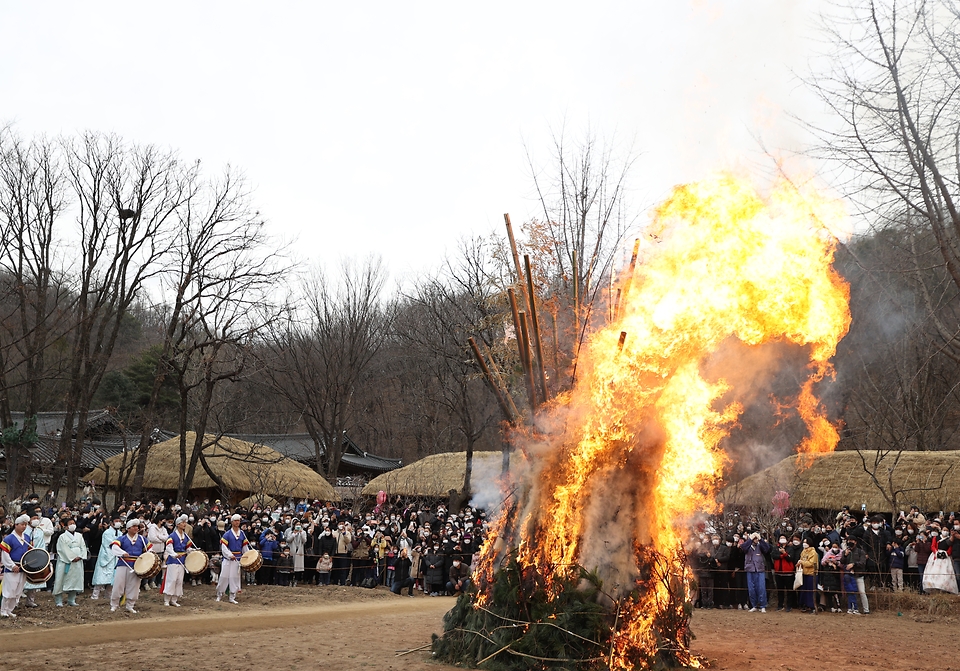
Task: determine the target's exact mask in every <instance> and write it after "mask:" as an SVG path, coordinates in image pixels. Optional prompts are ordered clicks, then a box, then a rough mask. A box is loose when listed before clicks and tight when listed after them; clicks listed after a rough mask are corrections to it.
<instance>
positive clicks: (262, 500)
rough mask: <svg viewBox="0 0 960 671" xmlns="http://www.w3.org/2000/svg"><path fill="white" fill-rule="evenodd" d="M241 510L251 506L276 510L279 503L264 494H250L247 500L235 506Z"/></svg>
mask: <svg viewBox="0 0 960 671" xmlns="http://www.w3.org/2000/svg"><path fill="white" fill-rule="evenodd" d="M237 505H238V506H240V507H241V508H251V507H253V506H263V507H265V508H276V507H277V506H279V505H280V502H279V501H277V500H276V499H275V498H273V497H272V496H267V495H266V494H251V495H250V496H248V497H247V498H245V499H243V500H242V501H240V503H238V504H237Z"/></svg>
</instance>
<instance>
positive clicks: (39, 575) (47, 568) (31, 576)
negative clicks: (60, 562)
mask: <svg viewBox="0 0 960 671" xmlns="http://www.w3.org/2000/svg"><path fill="white" fill-rule="evenodd" d="M20 570H21V571H23V574H24V575H25V576H26V577H27V582H29V583H33V584H34V585H37V584H40V583H42V582H47V581H48V580H49V579H50V578H51V577H52V576H53V567H52V566H51V565H50V553H49V552H47V551H46V550H41V549H40V548H33V549H32V550H27V551H26V552H24V553H23V557H21V558H20Z"/></svg>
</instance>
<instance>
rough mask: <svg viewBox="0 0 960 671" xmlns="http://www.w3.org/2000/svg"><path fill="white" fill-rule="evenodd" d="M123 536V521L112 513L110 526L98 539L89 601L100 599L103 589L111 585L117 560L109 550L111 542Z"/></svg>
mask: <svg viewBox="0 0 960 671" xmlns="http://www.w3.org/2000/svg"><path fill="white" fill-rule="evenodd" d="M122 535H123V521H122V519H121V517H120V515H119V514H117V513H114V514H113V519H112V520H111V521H110V526H109V527H107V528H106V529H104V530H103V536H101V538H100V552H99V553H98V554H97V561H96V563H95V564H94V565H93V579H92V580H91V581H90V582H91V583H92V584H93V594H92V595H91V596H90V598H91V599H93V600H94V601H96V600H97V599H99V598H100V592H101V591H102V590H103V588H104V587H109V586H111V585H113V574H114V571H116V568H117V558H116V557H115V556H114V554H113V552H112V551H111V550H110V545H111V544H113V541H115V540H117V539H119V538H120V536H122Z"/></svg>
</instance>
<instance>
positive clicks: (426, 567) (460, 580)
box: [0, 492, 487, 603]
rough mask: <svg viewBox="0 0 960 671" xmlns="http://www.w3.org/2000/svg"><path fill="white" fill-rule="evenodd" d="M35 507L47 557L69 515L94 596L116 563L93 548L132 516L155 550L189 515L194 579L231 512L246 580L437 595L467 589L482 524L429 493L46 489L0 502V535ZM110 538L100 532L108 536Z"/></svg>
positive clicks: (149, 585)
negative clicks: (366, 502)
mask: <svg viewBox="0 0 960 671" xmlns="http://www.w3.org/2000/svg"><path fill="white" fill-rule="evenodd" d="M37 507H39V509H40V511H41V515H42V517H43V520H44V524H45V525H47V526H49V531H48V542H47V549H48V550H49V551H50V553H51V558H52V560H53V561H54V562H55V561H56V555H55V552H54V549H55V548H56V547H57V536H58V535H59V534H60V533H61V532H62V530H63V525H61V520H67V519H73V520H75V523H76V526H77V529H76V531H77V532H78V533H80V534H82V536H83V539H84V542H85V543H86V547H87V548H88V549H89V558H88V559H87V560H85V565H84V568H85V571H84V573H85V586H86V587H93V590H94V595H97V594H99V591H100V590H99V589H98V586H97V585H96V584H95V583H94V578H95V574H96V573H97V562H98V561H106V562H108V563H110V564H112V563H115V562H116V558H115V557H114V556H113V555H110V554H109V553H101V552H100V550H101V547H102V545H103V544H104V532H105V531H106V530H108V529H112V528H115V529H120V528H126V522H127V520H130V519H137V520H140V521H141V522H142V524H141V526H140V533H141V534H142V535H143V536H144V537H145V538H146V540H147V541H149V542H150V543H152V544H153V550H154V551H157V552H162V548H163V547H164V544H165V543H166V540H167V537H168V536H169V534H170V533H171V532H172V531H173V528H174V520H175V518H177V517H178V516H180V515H186V516H187V527H186V531H187V535H188V536H189V537H190V538H191V539H192V540H193V542H194V544H195V546H196V547H197V548H199V549H200V550H203V551H204V552H206V553H207V555H208V557H209V566H208V568H207V570H206V571H204V572H203V573H201V574H199V575H195V576H189V577H188V580H189V581H190V583H192V584H193V585H203V584H210V583H214V582H216V580H217V577H218V573H219V569H220V562H221V555H220V539H221V537H222V536H223V533H224V530H225V529H228V528H229V526H230V522H229V518H230V516H231V515H233V514H235V513H239V514H240V515H241V517H242V518H243V519H242V523H241V529H242V530H243V531H244V533H245V534H246V537H247V539H248V541H249V543H250V548H252V549H257V550H259V551H260V553H261V555H262V557H263V563H262V566H261V567H260V569H259V570H257V571H256V572H251V573H246V574H244V576H243V580H244V581H245V584H247V585H280V586H283V587H291V588H294V587H303V586H308V585H344V586H351V585H352V586H358V587H368V588H372V587H376V586H378V585H383V586H386V587H387V588H389V589H391V591H393V592H394V593H395V594H400V593H401V591H402V590H404V589H405V590H406V591H407V594H408V595H409V596H414V595H415V594H416V593H423V594H425V595H429V596H439V595H441V594H457V593H459V592H461V591H463V590H465V589H466V588H467V586H468V585H469V578H470V575H471V573H470V566H471V564H472V563H473V561H474V559H475V555H476V554H477V553H478V552H479V550H480V547H481V544H482V543H483V539H484V533H485V530H486V527H487V515H486V512H485V511H483V510H480V509H476V508H472V507H470V506H465V507H463V508H462V509H461V510H458V511H448V510H447V507H446V506H445V505H444V504H439V505H438V504H436V503H435V502H428V501H415V502H405V503H403V504H396V505H391V504H389V503H388V504H385V505H384V506H378V507H377V508H376V509H374V510H371V511H365V512H359V511H356V510H354V509H352V508H344V507H338V506H337V505H335V504H334V503H332V502H329V501H326V502H321V501H317V500H315V501H307V500H303V499H301V500H289V501H288V502H287V505H281V506H276V507H270V506H259V505H253V506H251V507H250V508H238V507H233V508H231V507H229V506H226V505H223V504H222V502H221V501H219V500H212V501H211V500H209V499H206V500H200V501H195V502H194V503H191V504H189V505H186V506H180V505H175V504H171V503H169V502H167V501H164V500H154V501H133V502H130V503H126V502H124V503H120V504H119V505H117V506H116V509H115V510H113V511H107V510H106V509H105V507H104V506H103V504H102V502H101V500H100V499H99V498H97V497H88V498H85V499H83V500H81V501H80V503H79V504H78V505H76V506H73V507H68V506H66V505H64V504H57V502H56V501H55V499H54V497H53V492H48V493H47V495H46V496H45V497H43V498H42V499H41V497H39V496H38V495H36V494H30V495H28V496H25V497H24V498H23V499H22V500H20V501H14V502H11V503H10V504H7V505H5V506H0V527H2V528H0V533H2V535H6V534H7V533H9V532H10V531H11V530H12V528H13V523H14V519H15V517H16V515H17V514H19V512H20V511H21V510H34V509H36V508H37ZM50 535H52V538H49V536H50ZM0 537H2V536H0ZM113 537H114V536H111V535H110V534H108V535H107V536H106V539H107V541H106V544H109V540H110V539H112V538H113ZM98 556H99V559H98ZM162 576H163V574H162V573H161V574H158V575H157V576H156V577H155V578H151V579H149V580H145V581H144V583H143V585H142V587H143V588H144V589H148V590H149V589H153V588H156V587H158V586H159V585H160V582H161V580H162ZM100 587H101V588H102V587H103V586H100ZM31 603H32V599H31Z"/></svg>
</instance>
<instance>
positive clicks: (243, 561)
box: [240, 550, 263, 573]
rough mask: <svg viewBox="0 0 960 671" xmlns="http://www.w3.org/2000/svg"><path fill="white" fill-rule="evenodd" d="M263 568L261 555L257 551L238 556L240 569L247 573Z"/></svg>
mask: <svg viewBox="0 0 960 671" xmlns="http://www.w3.org/2000/svg"><path fill="white" fill-rule="evenodd" d="M261 566H263V555H261V554H260V551H259V550H247V551H246V552H244V553H243V554H242V555H240V568H241V569H242V570H244V571H246V572H247V573H253V572H254V571H257V570H259V568H260V567H261Z"/></svg>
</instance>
